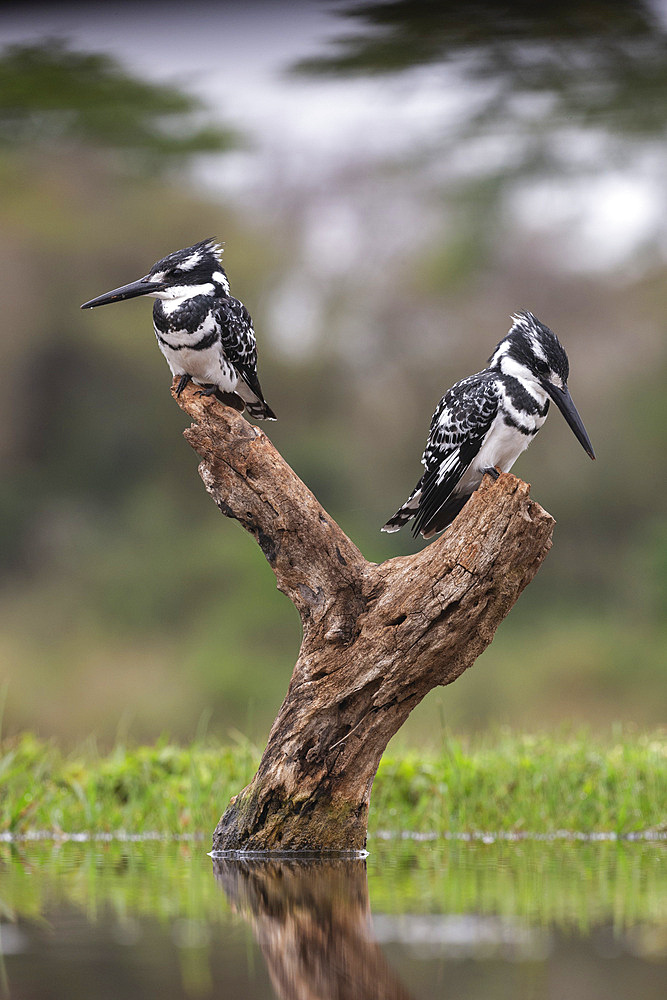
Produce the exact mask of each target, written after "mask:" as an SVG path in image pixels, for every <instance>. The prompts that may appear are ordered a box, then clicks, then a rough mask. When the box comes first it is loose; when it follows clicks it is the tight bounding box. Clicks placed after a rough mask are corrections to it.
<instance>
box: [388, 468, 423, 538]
mask: <svg viewBox="0 0 667 1000" xmlns="http://www.w3.org/2000/svg"><path fill="white" fill-rule="evenodd" d="M420 499H421V479H420V480H419V482H418V483H417V485H416V486H415V488H414V490H413V491H412V493H411V494H410V496H409V497H408V499H407V500H406V501H405V503H404V504H403V506H402V507H400V508H399V509H398V510H397V511H396V513H395V514H394V516H393V517H391V518H390V519H389V520H388V521H387V523H386V524H384V525H383V526H382V527H381V528H380V531H386V532H389V533H390V532H392V531H399V530H400V529H401V528H402V527H403V525H404V524H407V523H408V521H411V520H412V518H413V517H414V516H415V514H416V513H417V511H418V510H419V501H420Z"/></svg>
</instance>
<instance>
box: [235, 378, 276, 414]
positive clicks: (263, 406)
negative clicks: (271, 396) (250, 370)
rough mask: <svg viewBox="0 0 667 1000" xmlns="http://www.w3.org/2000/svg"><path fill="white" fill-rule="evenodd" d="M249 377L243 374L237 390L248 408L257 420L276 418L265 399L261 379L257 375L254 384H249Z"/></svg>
mask: <svg viewBox="0 0 667 1000" xmlns="http://www.w3.org/2000/svg"><path fill="white" fill-rule="evenodd" d="M248 377H249V376H248ZM248 377H246V376H245V375H242V376H241V378H240V379H239V380H238V384H237V386H236V391H237V393H238V394H239V396H240V397H241V399H242V400H243V402H244V403H245V407H246V410H247V411H248V413H249V414H250V416H251V417H254V419H255V420H276V419H277V417H276V415H275V413H274V412H273V410H272V409H271V407H270V406H269V404H268V403H267V401H266V400H265V399H264V396H263V394H262V388H261V386H260V384H259V379H258V378H257V376H255V377H254V379H253V382H254V384H253V385H249V384H248Z"/></svg>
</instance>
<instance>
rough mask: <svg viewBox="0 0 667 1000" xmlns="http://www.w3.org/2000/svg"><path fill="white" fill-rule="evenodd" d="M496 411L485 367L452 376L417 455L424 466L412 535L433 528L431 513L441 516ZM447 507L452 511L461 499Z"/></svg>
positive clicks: (495, 393) (492, 384)
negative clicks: (456, 377) (460, 377)
mask: <svg viewBox="0 0 667 1000" xmlns="http://www.w3.org/2000/svg"><path fill="white" fill-rule="evenodd" d="M497 412H498V390H497V388H496V385H495V380H494V378H493V376H492V375H491V373H490V372H488V371H485V372H478V373H477V374H476V375H470V376H469V377H468V378H465V379H463V380H462V381H461V382H457V383H456V385H453V386H452V388H451V389H449V390H448V391H447V392H446V393H445V395H444V396H443V398H442V399H441V400H440V403H439V404H438V406H437V407H436V411H435V413H434V414H433V419H432V420H431V430H430V432H429V436H428V441H427V442H426V448H425V449H424V454H423V456H422V463H423V464H424V465H425V466H426V472H425V473H424V476H423V478H422V481H421V498H420V502H419V510H418V512H417V515H416V517H415V521H414V525H413V533H414V534H415V535H416V534H417V533H418V532H419V531H424V532H428V531H429V530H432V526H433V523H434V522H435V521H436V519H438V518H439V516H440V518H441V517H442V511H443V508H444V507H445V506H446V505H447V503H448V501H449V500H450V497H451V496H452V494H453V493H455V491H456V486H457V484H458V483H459V482H460V480H461V477H462V476H463V475H464V473H465V472H466V470H467V469H468V467H469V466H470V463H471V462H472V461H473V459H474V458H475V456H476V455H477V453H478V452H479V450H480V448H481V446H482V442H483V440H484V437H485V435H486V434H487V433H488V431H489V428H490V427H491V424H492V423H493V420H494V418H495V416H496V414H497ZM452 507H453V511H454V514H456V513H458V510H459V509H460V507H461V504H460V503H459V502H457V503H454V504H453V505H452ZM437 530H440V529H437Z"/></svg>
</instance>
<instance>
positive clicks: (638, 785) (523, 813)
mask: <svg viewBox="0 0 667 1000" xmlns="http://www.w3.org/2000/svg"><path fill="white" fill-rule="evenodd" d="M258 759H259V753H258V751H257V749H256V748H254V747H252V746H250V745H249V744H245V743H239V744H238V745H236V746H216V745H214V744H212V743H211V742H206V743H205V744H199V745H194V746H192V747H189V748H182V747H178V746H174V745H172V744H171V743H169V742H167V741H166V740H161V741H159V742H158V743H157V744H156V745H155V746H150V747H148V746H139V747H132V746H126V745H122V744H119V745H117V746H116V747H115V748H114V749H113V750H112V751H111V752H110V753H108V754H100V753H99V752H98V751H97V750H96V749H95V747H94V746H93V745H90V744H88V745H85V746H83V747H81V748H80V749H79V750H77V751H75V752H73V753H70V754H64V753H62V752H61V751H60V750H59V749H58V747H57V746H55V745H54V744H53V743H49V742H45V741H42V740H39V739H38V738H37V737H35V736H33V735H31V734H28V733H26V734H23V735H22V736H20V737H18V738H15V739H7V740H4V741H3V742H2V743H1V744H0V831H2V832H8V833H11V834H13V835H16V836H20V835H25V834H29V833H32V832H45V833H50V834H56V835H57V834H60V833H64V834H70V833H84V832H87V833H91V834H102V833H113V832H117V831H125V832H128V833H133V834H142V833H148V832H151V833H153V832H154V833H158V834H161V835H168V834H193V833H201V834H203V835H205V836H208V835H210V833H211V831H212V830H213V828H214V826H215V824H216V822H217V820H218V818H219V816H220V813H221V812H222V810H223V809H224V807H225V806H226V805H227V802H228V801H229V799H230V797H231V796H232V795H234V794H235V793H236V792H238V791H240V790H241V788H243V786H244V785H245V784H247V783H248V781H249V780H250V778H251V777H252V775H253V773H254V770H255V767H256V764H257V761H258ZM562 830H568V831H577V832H581V833H597V832H613V833H616V834H618V835H625V834H630V833H635V832H639V831H649V830H650V831H658V830H660V831H664V830H667V734H666V733H664V732H656V733H645V734H633V733H628V732H622V731H619V732H616V733H613V734H611V735H609V736H608V737H606V738H602V737H592V736H590V735H589V734H586V733H576V734H570V735H566V736H563V735H561V736H554V735H541V736H528V735H518V734H514V733H509V732H501V733H497V734H495V736H494V737H492V738H487V739H476V740H474V739H473V740H470V741H467V740H466V741H464V740H461V739H457V738H453V737H448V738H446V739H445V740H444V742H443V746H442V748H441V749H440V750H438V751H430V752H425V751H420V752H419V753H417V752H416V751H414V750H407V751H400V750H392V749H391V748H390V751H389V752H388V753H387V755H386V756H385V758H384V759H383V761H382V764H381V766H380V769H379V772H378V776H377V778H376V781H375V785H374V788H373V797H372V802H371V816H370V823H369V831H370V832H371V834H372V833H377V832H380V831H392V832H399V831H415V832H422V833H425V832H428V833H445V832H453V833H474V832H477V831H489V832H518V833H522V832H523V833H556V832H558V831H562Z"/></svg>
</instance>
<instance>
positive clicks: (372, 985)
mask: <svg viewBox="0 0 667 1000" xmlns="http://www.w3.org/2000/svg"><path fill="white" fill-rule="evenodd" d="M369 847H370V851H371V853H370V856H369V858H368V859H367V860H366V861H361V860H358V861H350V860H346V861H341V860H334V861H322V862H309V863H297V862H291V861H231V860H230V861H227V860H217V861H216V860H212V859H211V858H209V857H207V855H206V848H205V846H204V845H203V844H182V843H181V844H161V843H132V844H128V843H119V842H111V843H105V844H94V843H86V844H80V843H64V844H61V845H59V846H58V845H54V844H52V843H38V842H37V843H36V842H29V843H18V844H3V845H0V952H1V958H0V996H1V997H3V998H4V997H9V998H14V1000H27V998H41V997H44V998H51V1000H55V998H59V997H67V998H74V1000H76V998H78V997H90V996H94V997H102V998H104V997H110V998H111V997H113V998H115V1000H123V998H125V997H128V998H129V997H132V998H135V1000H136V998H137V997H144V996H145V997H154V996H159V997H161V998H162V1000H170V998H176V997H188V998H193V997H194V998H206V997H216V998H221V997H239V998H248V1000H259V998H263V997H276V996H278V997H284V998H299V1000H300V998H304V1000H305V998H350V1000H353V998H371V997H373V998H380V997H382V998H384V1000H390V998H397V1000H398V998H410V997H412V998H415V1000H416V998H421V997H424V998H431V997H449V996H456V997H459V998H461V997H463V998H467V997H469V998H477V997H480V998H481V997H493V998H503V997H512V998H513V1000H516V998H517V997H518V998H523V997H526V998H528V997H531V998H532V997H549V998H552V997H553V998H558V997H568V998H573V1000H577V998H582V1000H583V998H585V1000H594V998H597V997H600V998H602V997H604V998H605V1000H615V998H617V997H618V998H621V997H623V998H625V997H628V996H631V995H632V996H637V997H642V998H643V1000H652V998H654V997H655V998H656V1000H657V998H658V997H660V998H661V1000H662V998H663V997H664V996H665V994H666V991H667V870H666V869H667V865H666V861H667V854H666V851H667V845H665V843H654V844H642V843H631V844H629V843H617V844H614V843H598V844H590V843H583V844H582V843H579V844H577V843H574V844H572V843H560V842H557V843H550V844H545V843H533V842H524V843H520V844H512V843H509V844H508V843H504V844H503V843H493V844H480V843H471V844H461V843H441V842H429V843H425V844H418V843H412V842H405V841H400V840H396V841H389V842H378V841H375V842H371V843H370V844H369Z"/></svg>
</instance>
